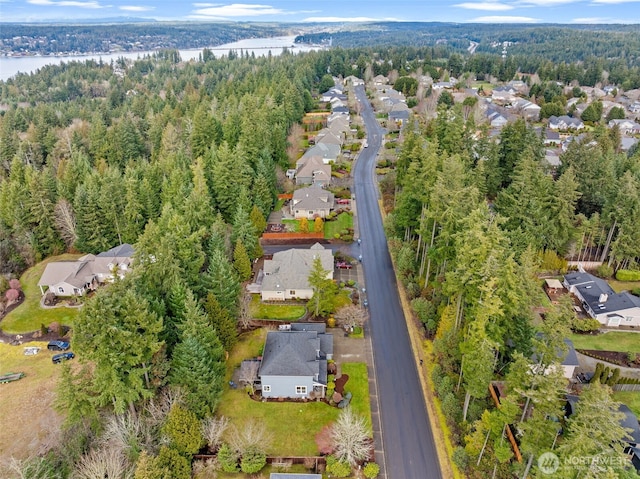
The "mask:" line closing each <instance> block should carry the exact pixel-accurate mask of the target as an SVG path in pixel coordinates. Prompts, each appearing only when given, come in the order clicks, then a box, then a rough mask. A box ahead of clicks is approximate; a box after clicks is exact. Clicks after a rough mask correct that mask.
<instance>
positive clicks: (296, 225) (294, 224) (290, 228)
mask: <svg viewBox="0 0 640 479" xmlns="http://www.w3.org/2000/svg"><path fill="white" fill-rule="evenodd" d="M282 224H283V225H285V226H286V228H287V232H291V233H299V232H300V222H299V221H298V220H282Z"/></svg>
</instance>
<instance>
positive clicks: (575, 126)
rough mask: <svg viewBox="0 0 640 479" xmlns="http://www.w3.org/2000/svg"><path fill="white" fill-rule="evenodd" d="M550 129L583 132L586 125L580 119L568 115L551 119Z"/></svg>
mask: <svg viewBox="0 0 640 479" xmlns="http://www.w3.org/2000/svg"><path fill="white" fill-rule="evenodd" d="M549 128H551V129H552V130H560V131H566V130H581V129H583V128H584V123H582V120H580V119H579V118H571V117H570V116H567V115H562V116H551V117H549Z"/></svg>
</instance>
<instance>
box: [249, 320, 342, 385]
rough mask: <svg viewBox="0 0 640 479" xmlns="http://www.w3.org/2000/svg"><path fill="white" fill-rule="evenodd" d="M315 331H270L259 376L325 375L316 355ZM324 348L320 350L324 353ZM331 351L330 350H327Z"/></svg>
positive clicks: (317, 338)
mask: <svg viewBox="0 0 640 479" xmlns="http://www.w3.org/2000/svg"><path fill="white" fill-rule="evenodd" d="M318 336H319V335H318V333H317V332H315V331H271V332H269V333H267V340H266V342H265V345H264V352H263V354H262V365H261V366H260V376H313V377H316V376H322V375H324V376H325V382H326V361H324V374H321V369H322V368H321V366H322V364H321V363H322V361H320V360H319V358H318V351H322V349H321V347H320V338H319V337H318ZM326 352H327V351H323V353H326ZM331 352H333V351H331ZM319 379H321V378H319Z"/></svg>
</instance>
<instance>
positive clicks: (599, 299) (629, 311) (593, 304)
mask: <svg viewBox="0 0 640 479" xmlns="http://www.w3.org/2000/svg"><path fill="white" fill-rule="evenodd" d="M564 286H565V287H566V288H567V289H568V290H569V292H570V293H573V294H575V295H576V297H578V299H580V301H581V302H582V306H583V307H584V309H585V311H586V312H587V313H588V314H589V316H591V317H592V318H594V319H597V320H598V321H599V322H600V324H602V325H605V326H609V327H618V326H636V327H637V326H640V298H639V297H637V296H634V295H632V294H630V293H627V292H624V293H616V292H615V291H614V290H613V289H611V286H609V283H607V282H606V281H605V280H603V279H600V278H598V277H596V276H593V275H591V274H589V273H580V272H575V273H569V274H567V275H566V276H565V277H564Z"/></svg>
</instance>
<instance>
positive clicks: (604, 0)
mask: <svg viewBox="0 0 640 479" xmlns="http://www.w3.org/2000/svg"><path fill="white" fill-rule="evenodd" d="M592 3H594V4H599V5H615V4H618V3H638V0H593V2H592Z"/></svg>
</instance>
